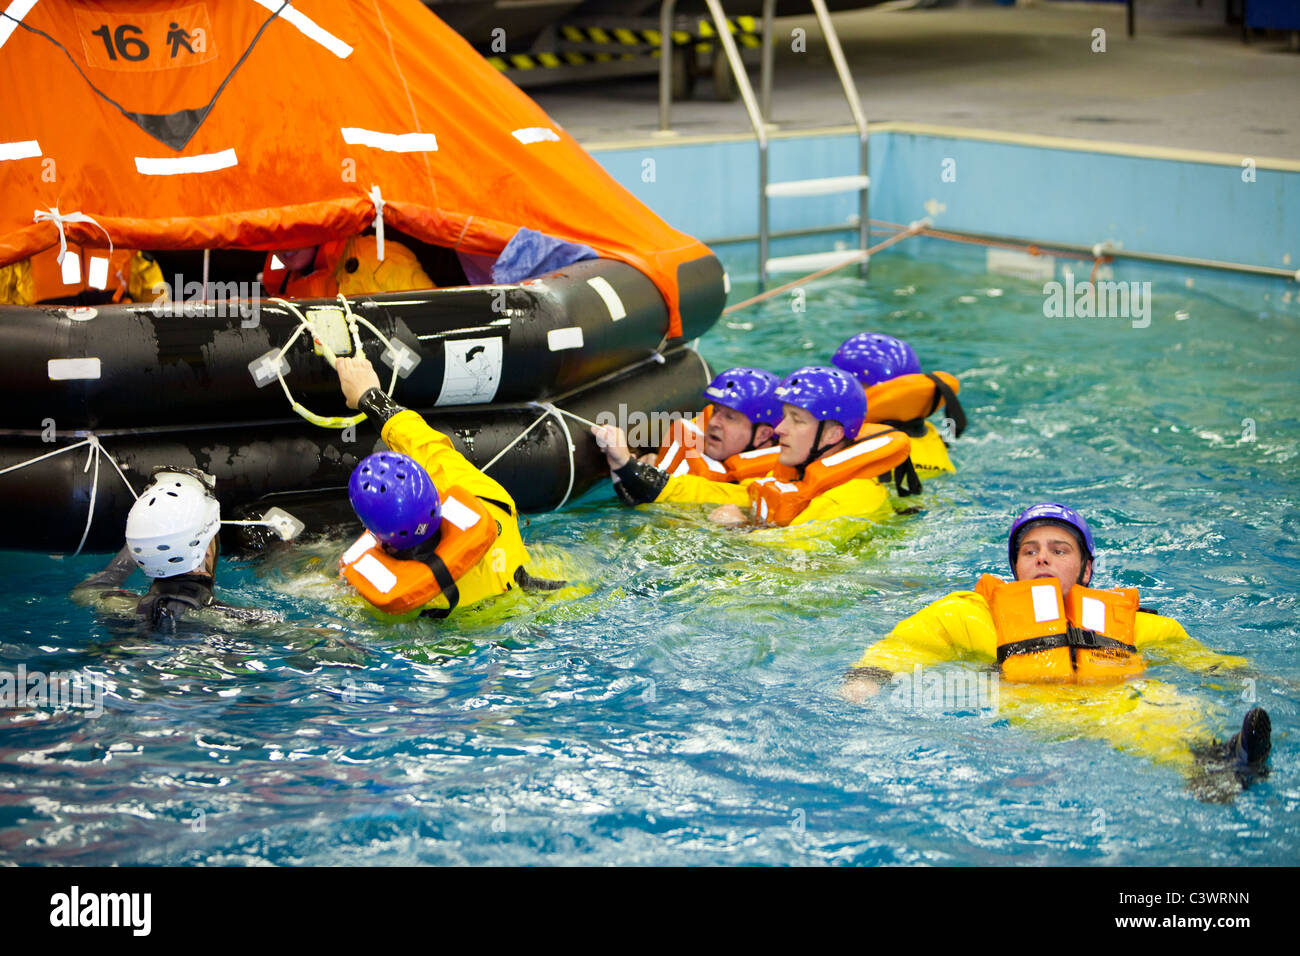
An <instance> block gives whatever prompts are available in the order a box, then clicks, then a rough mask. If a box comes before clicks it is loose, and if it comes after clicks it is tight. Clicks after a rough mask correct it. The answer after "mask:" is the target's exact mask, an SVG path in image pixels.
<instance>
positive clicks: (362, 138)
mask: <svg viewBox="0 0 1300 956" xmlns="http://www.w3.org/2000/svg"><path fill="white" fill-rule="evenodd" d="M339 132H340V133H342V134H343V142H345V143H347V144H348V145H349V146H370V147H372V148H373V149H383V150H387V151H388V152H390V153H433V152H437V150H438V138H437V137H436V136H434V135H433V134H432V133H377V132H375V131H374V130H372V129H361V128H360V127H358V126H344V127H343V128H341V129H340V130H339Z"/></svg>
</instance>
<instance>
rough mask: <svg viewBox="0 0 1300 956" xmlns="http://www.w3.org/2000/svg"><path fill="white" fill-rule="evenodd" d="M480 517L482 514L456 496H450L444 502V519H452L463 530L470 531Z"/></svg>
mask: <svg viewBox="0 0 1300 956" xmlns="http://www.w3.org/2000/svg"><path fill="white" fill-rule="evenodd" d="M480 517H482V516H481V515H480V514H479V513H478V512H477V511H475V510H474V509H473V508H470V507H467V506H466V505H463V504H461V503H460V502H459V501H457V500H456V499H455V498H448V499H447V500H446V501H444V502H443V503H442V520H443V521H450V522H451V523H452V524H454V525H455V526H456V527H457V528H460V530H461V531H468V530H469V529H470V528H472V527H474V525H476V524H478V519H479V518H480Z"/></svg>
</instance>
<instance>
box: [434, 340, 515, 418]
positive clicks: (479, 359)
mask: <svg viewBox="0 0 1300 956" xmlns="http://www.w3.org/2000/svg"><path fill="white" fill-rule="evenodd" d="M442 344H443V347H444V348H445V349H446V355H445V358H444V361H443V365H442V391H441V392H439V393H438V404H439V405H482V404H483V403H484V402H490V401H492V399H494V398H496V394H497V386H498V385H499V384H500V383H501V356H502V353H503V351H504V350H503V348H502V342H501V339H500V338H499V337H494V338H490V339H450V340H446V341H444V342H443V343H442Z"/></svg>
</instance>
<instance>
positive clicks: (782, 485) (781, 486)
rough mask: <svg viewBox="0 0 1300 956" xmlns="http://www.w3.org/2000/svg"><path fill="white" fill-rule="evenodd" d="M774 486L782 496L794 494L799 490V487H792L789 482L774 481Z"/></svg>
mask: <svg viewBox="0 0 1300 956" xmlns="http://www.w3.org/2000/svg"><path fill="white" fill-rule="evenodd" d="M772 484H773V485H774V486H775V487H776V490H777V491H779V492H781V493H782V494H787V495H788V494H793V493H794V492H796V491H798V490H799V488H798V486H796V485H792V484H790V483H789V482H788V481H773V482H772Z"/></svg>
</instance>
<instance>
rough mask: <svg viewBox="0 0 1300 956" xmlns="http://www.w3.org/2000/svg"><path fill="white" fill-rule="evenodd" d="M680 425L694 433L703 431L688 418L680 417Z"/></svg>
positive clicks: (699, 433) (700, 433)
mask: <svg viewBox="0 0 1300 956" xmlns="http://www.w3.org/2000/svg"><path fill="white" fill-rule="evenodd" d="M682 427H683V428H685V429H686V430H687V431H690V432H695V434H697V435H703V434H704V432H703V431H701V430H700V426H699V425H697V424H695V422H694V421H693V420H692V419H689V418H683V419H682Z"/></svg>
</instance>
